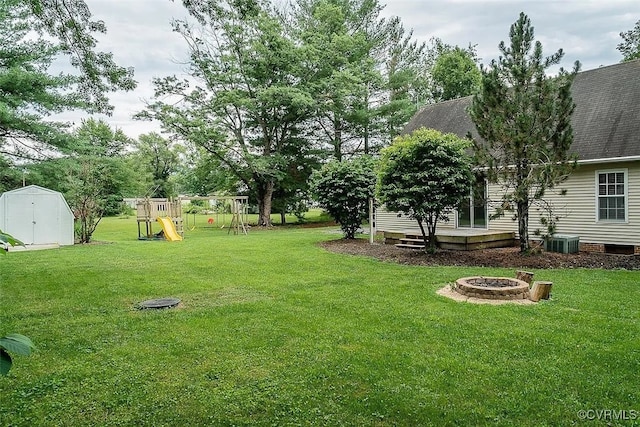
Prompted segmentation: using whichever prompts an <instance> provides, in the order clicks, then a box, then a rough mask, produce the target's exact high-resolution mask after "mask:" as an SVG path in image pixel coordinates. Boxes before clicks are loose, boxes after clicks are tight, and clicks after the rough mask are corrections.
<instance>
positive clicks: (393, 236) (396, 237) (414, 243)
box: [384, 228, 516, 251]
mask: <svg viewBox="0 0 640 427" xmlns="http://www.w3.org/2000/svg"><path fill="white" fill-rule="evenodd" d="M515 235H516V233H515V232H513V231H504V230H481V229H477V228H457V229H443V230H437V231H436V241H437V245H438V247H439V248H441V249H452V250H458V251H472V250H476V249H488V248H505V247H509V246H514V245H515V244H516V240H515ZM384 242H385V243H386V244H389V245H396V246H398V247H400V248H408V249H423V248H424V244H423V242H422V234H421V233H420V231H416V230H405V231H385V232H384Z"/></svg>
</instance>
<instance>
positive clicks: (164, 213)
mask: <svg viewBox="0 0 640 427" xmlns="http://www.w3.org/2000/svg"><path fill="white" fill-rule="evenodd" d="M136 208H137V211H138V215H137V220H138V239H139V240H151V239H157V238H165V239H167V240H169V241H177V240H182V239H183V237H184V229H183V226H182V206H181V204H180V201H179V200H178V201H173V200H168V199H144V200H139V201H138V203H137V205H136ZM154 223H158V224H159V225H160V228H161V230H159V231H158V232H157V233H154V231H153V224H154Z"/></svg>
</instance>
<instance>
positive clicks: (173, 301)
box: [138, 298, 180, 310]
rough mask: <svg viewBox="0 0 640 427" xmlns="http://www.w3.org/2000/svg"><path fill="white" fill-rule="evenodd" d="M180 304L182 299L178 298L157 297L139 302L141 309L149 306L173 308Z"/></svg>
mask: <svg viewBox="0 0 640 427" xmlns="http://www.w3.org/2000/svg"><path fill="white" fill-rule="evenodd" d="M178 304H180V300H179V299H178V298H156V299H149V300H146V301H142V302H141V303H139V304H138V308H139V309H141V310H144V309H147V308H155V309H157V308H173V307H175V306H177V305H178Z"/></svg>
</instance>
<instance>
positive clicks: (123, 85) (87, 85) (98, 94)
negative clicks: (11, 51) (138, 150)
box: [23, 0, 136, 113]
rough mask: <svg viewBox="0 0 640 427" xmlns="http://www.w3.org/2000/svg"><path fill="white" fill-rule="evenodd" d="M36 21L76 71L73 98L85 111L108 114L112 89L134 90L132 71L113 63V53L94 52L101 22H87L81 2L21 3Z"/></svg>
mask: <svg viewBox="0 0 640 427" xmlns="http://www.w3.org/2000/svg"><path fill="white" fill-rule="evenodd" d="M23 3H24V4H25V5H28V6H27V7H28V8H29V9H30V12H31V14H32V15H33V16H35V17H36V18H37V19H38V22H37V25H34V28H36V29H38V30H44V31H46V32H47V33H48V34H49V36H51V37H53V38H54V39H55V40H57V42H58V43H59V44H58V49H59V50H60V51H61V52H62V53H64V54H66V55H67V56H69V58H70V62H71V65H73V66H74V67H75V68H77V69H78V70H79V72H80V74H79V76H77V77H76V78H75V80H76V82H77V93H76V97H78V98H79V100H80V101H81V102H82V103H83V105H85V106H86V107H87V109H88V111H91V112H101V113H110V112H111V111H112V110H113V107H112V106H111V105H109V100H108V98H107V96H106V94H107V93H108V92H113V91H116V90H124V91H130V90H133V89H135V87H136V82H135V80H133V68H131V67H129V68H124V67H121V66H119V65H117V64H116V63H115V62H114V61H113V54H112V53H106V52H99V51H97V49H96V47H97V40H96V38H95V37H94V36H93V33H99V34H104V33H106V32H107V28H106V26H105V24H104V22H103V21H96V20H92V19H91V12H90V10H89V8H88V7H87V4H86V2H85V1H84V0H27V1H24V2H23Z"/></svg>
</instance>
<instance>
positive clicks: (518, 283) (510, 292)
mask: <svg viewBox="0 0 640 427" xmlns="http://www.w3.org/2000/svg"><path fill="white" fill-rule="evenodd" d="M455 290H456V292H458V293H459V294H461V295H465V296H467V297H472V298H484V299H496V300H518V299H529V284H528V283H527V282H525V281H522V280H518V279H512V278H509V277H482V276H474V277H463V278H462V279H458V280H456V286H455Z"/></svg>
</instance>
